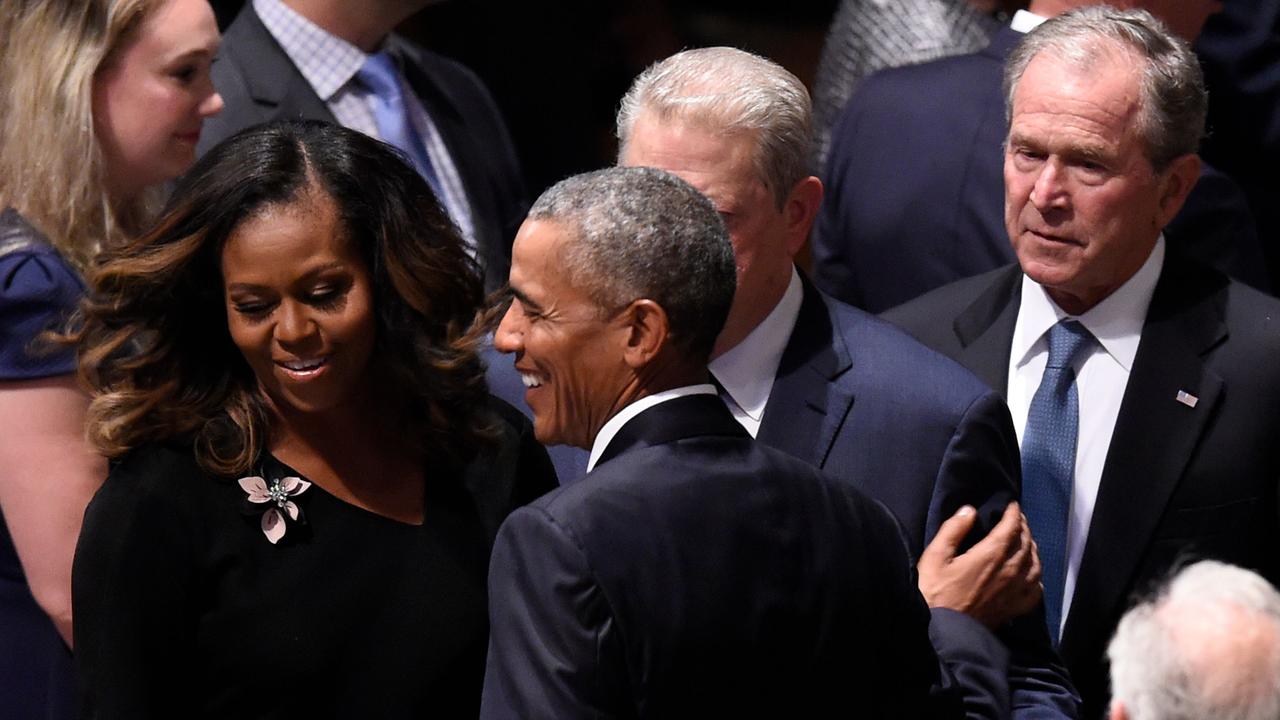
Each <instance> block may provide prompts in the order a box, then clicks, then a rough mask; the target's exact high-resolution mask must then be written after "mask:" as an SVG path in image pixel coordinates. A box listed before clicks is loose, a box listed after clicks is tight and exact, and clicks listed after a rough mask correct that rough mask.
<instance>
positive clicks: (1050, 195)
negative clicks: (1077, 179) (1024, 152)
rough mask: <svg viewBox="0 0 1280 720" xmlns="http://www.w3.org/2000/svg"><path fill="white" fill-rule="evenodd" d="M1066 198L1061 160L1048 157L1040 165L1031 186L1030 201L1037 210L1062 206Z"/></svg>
mask: <svg viewBox="0 0 1280 720" xmlns="http://www.w3.org/2000/svg"><path fill="white" fill-rule="evenodd" d="M1066 200H1067V191H1066V177H1065V176H1064V173H1063V168H1062V161H1061V160H1058V159H1057V158H1053V157H1051V158H1049V159H1048V160H1046V161H1045V162H1044V164H1043V165H1041V166H1040V173H1039V174H1038V175H1036V180H1035V184H1034V185H1033V186H1032V187H1031V202H1032V204H1034V205H1035V206H1036V208H1037V209H1039V210H1048V209H1049V208H1052V207H1064V206H1065V205H1066Z"/></svg>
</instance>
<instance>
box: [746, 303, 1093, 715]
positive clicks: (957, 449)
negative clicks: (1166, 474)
mask: <svg viewBox="0 0 1280 720" xmlns="http://www.w3.org/2000/svg"><path fill="white" fill-rule="evenodd" d="M757 439H758V440H760V441H761V442H763V443H765V444H767V445H771V446H773V447H775V448H778V449H780V450H785V451H786V452H788V453H790V454H792V455H794V456H796V457H798V458H800V459H802V460H805V461H807V462H809V463H811V464H813V465H815V466H816V467H819V468H821V469H822V470H824V471H825V472H827V473H829V474H831V475H834V476H836V477H839V478H843V479H845V480H849V481H851V482H853V483H855V484H856V485H857V486H858V488H859V489H860V490H862V491H863V492H865V493H867V494H868V495H870V496H871V497H873V498H875V499H876V500H879V501H880V502H882V503H884V504H885V505H886V506H887V507H888V508H889V510H890V511H892V512H893V514H894V516H895V517H897V519H898V521H899V522H900V523H901V524H902V527H903V531H904V533H905V535H906V537H907V542H908V546H909V548H910V550H911V554H912V556H913V557H919V555H920V552H921V551H922V550H923V549H924V546H925V545H926V544H927V543H928V541H929V540H932V539H933V536H934V534H935V533H936V532H937V530H938V526H939V525H941V524H942V522H943V521H945V520H946V519H947V518H949V517H951V515H952V514H954V513H955V511H956V510H957V509H959V508H960V506H962V505H965V504H969V505H973V506H974V507H975V508H977V509H978V516H979V520H978V523H977V525H976V526H975V528H974V531H973V533H972V535H971V537H970V538H969V539H968V542H970V543H971V542H973V541H976V540H977V539H979V538H981V537H983V536H985V535H986V533H987V532H988V531H989V530H990V529H991V528H992V527H993V526H994V525H995V523H996V522H997V521H998V520H999V518H1000V514H1001V513H1002V512H1003V511H1004V508H1005V506H1006V505H1008V504H1009V502H1010V501H1012V500H1014V499H1016V498H1017V497H1018V495H1019V493H1020V488H1021V480H1020V478H1021V467H1020V461H1019V455H1018V441H1017V435H1016V433H1015V432H1014V429H1013V423H1012V421H1011V420H1010V419H1009V410H1008V408H1006V407H1005V404H1004V400H1003V399H1002V398H1001V397H1000V395H999V394H998V393H996V392H995V391H993V390H991V389H990V388H988V387H987V386H986V385H984V384H983V383H982V381H980V380H979V379H978V378H977V377H975V376H974V375H973V374H972V373H970V372H968V371H966V370H965V369H964V368H962V367H960V366H959V365H957V364H956V363H954V362H952V361H951V360H949V359H948V358H945V357H943V356H941V355H939V354H938V353H936V352H933V351H931V350H929V349H928V348H926V347H923V346H921V345H920V343H918V342H916V341H915V340H914V339H912V338H910V337H908V336H907V335H906V334H905V333H903V332H901V331H900V330H899V329H898V328H896V327H893V326H891V325H889V324H888V323H886V322H884V321H883V320H880V319H879V318H876V317H874V316H871V315H868V314H867V313H865V312H863V311H861V310H858V309H856V308H852V307H849V306H848V305H845V304H843V303H840V302H838V301H836V300H833V299H831V298H830V297H828V296H826V295H824V294H823V293H821V292H820V291H818V290H817V289H816V288H814V287H813V285H812V284H810V283H809V282H808V281H807V280H805V281H804V300H803V301H802V302H801V305H800V314H799V316H798V317H797V318H796V325H795V328H794V329H793V330H792V332H791V337H790V339H789V340H788V341H787V347H786V349H785V350H784V351H783V355H782V362H781V363H780V364H779V367H778V372H777V375H776V377H775V378H774V382H773V389H772V391H771V392H770V394H769V403H768V405H766V406H765V411H764V416H763V418H762V421H761V424H760V432H759V434H758V435H757ZM966 546H967V543H966ZM962 621H963V618H961V617H955V616H953V615H949V614H948V615H945V617H940V618H937V619H936V624H937V626H936V627H935V635H934V637H935V641H937V642H936V644H937V646H938V649H939V652H940V653H942V654H943V659H944V660H946V661H948V667H949V669H951V670H953V671H956V670H957V667H958V666H959V665H960V664H959V663H951V662H950V660H951V659H952V657H953V656H952V654H951V650H953V649H955V648H957V647H959V646H960V645H962V644H964V642H965V641H961V640H959V639H958V638H959V635H957V634H956V633H965V632H971V633H980V631H979V630H977V629H973V630H968V631H966V630H965V629H964V628H962V627H960V626H959V624H960V623H961V622H962ZM1039 622H1040V618H1039V616H1038V614H1033V616H1032V617H1028V618H1026V619H1024V620H1023V621H1020V622H1019V623H1015V625H1014V626H1013V627H1009V628H1005V629H1003V630H1002V631H1001V633H1000V637H1001V639H1002V640H1003V641H1004V642H1005V644H1006V645H1007V646H1008V647H1009V649H1011V650H1012V651H1013V657H1012V659H1011V663H1012V664H1011V667H1010V668H1009V669H1008V672H1007V677H1006V676H1004V675H1002V676H1001V677H999V678H988V679H984V680H978V681H977V682H970V679H972V678H973V676H969V677H964V676H961V677H959V678H958V679H959V684H960V685H961V686H962V687H963V688H964V690H965V692H966V702H967V703H968V705H969V710H970V714H971V715H977V716H987V717H992V716H994V717H1002V716H1004V715H1005V714H1006V713H1007V712H1008V711H1009V710H1010V709H1012V710H1013V711H1015V712H1018V713H1021V712H1022V711H1023V710H1028V711H1030V712H1033V713H1041V714H1040V715H1038V716H1039V717H1044V716H1045V714H1046V713H1047V714H1050V715H1056V716H1067V717H1070V716H1072V715H1073V714H1074V711H1075V703H1076V697H1075V694H1074V691H1073V690H1072V689H1071V687H1070V682H1069V681H1068V680H1067V679H1066V677H1065V673H1064V672H1063V671H1062V669H1061V667H1060V666H1059V664H1058V661H1057V658H1055V657H1053V656H1052V653H1051V651H1049V650H1048V637H1047V636H1046V635H1045V634H1044V633H1043V631H1042V629H1041V627H1040V626H1039V625H1038V624H1037V623H1039ZM948 637H950V638H952V639H950V640H949V639H948ZM993 688H998V689H996V690H994V691H992V689H993ZM1006 703H1008V705H1006ZM1010 705H1011V707H1010Z"/></svg>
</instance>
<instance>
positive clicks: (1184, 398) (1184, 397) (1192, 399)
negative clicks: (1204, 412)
mask: <svg viewBox="0 0 1280 720" xmlns="http://www.w3.org/2000/svg"><path fill="white" fill-rule="evenodd" d="M1177 400H1178V402H1180V403H1182V404H1183V405H1186V406H1187V407H1189V408H1193V407H1195V406H1196V403H1198V402H1200V398H1198V397H1196V396H1195V395H1192V394H1191V393H1189V392H1187V391H1186V390H1179V391H1178V397H1177Z"/></svg>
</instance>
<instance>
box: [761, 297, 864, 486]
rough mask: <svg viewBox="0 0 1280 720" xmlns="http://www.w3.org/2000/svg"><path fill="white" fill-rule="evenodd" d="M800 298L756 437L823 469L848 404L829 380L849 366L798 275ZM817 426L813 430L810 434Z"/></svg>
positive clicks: (835, 331)
mask: <svg viewBox="0 0 1280 720" xmlns="http://www.w3.org/2000/svg"><path fill="white" fill-rule="evenodd" d="M801 282H802V283H803V285H804V299H803V300H802V301H801V303H800V314H799V316H797V317H796V325H795V328H794V329H793V330H792V331H791V337H790V339H789V340H788V341H787V347H786V349H785V350H783V353H782V361H781V363H779V365H778V373H777V375H776V376H775V377H774V381H773V389H772V390H770V392H769V402H768V404H767V405H766V406H765V412H764V417H763V418H762V419H761V422H760V432H759V433H758V434H757V436H756V437H757V439H759V440H760V441H761V442H764V443H766V444H768V445H770V446H772V447H775V448H778V449H779V450H782V451H784V452H786V453H788V454H790V455H792V456H794V457H798V458H800V459H801V460H805V461H806V462H808V463H810V464H812V465H815V466H817V467H823V465H824V464H825V463H826V460H827V455H828V454H829V453H830V452H831V446H832V443H834V442H835V438H836V436H837V434H838V433H839V431H840V426H841V425H842V424H843V423H844V421H845V417H846V416H847V415H848V413H849V408H850V407H851V406H852V405H853V393H851V392H849V391H848V390H846V389H845V388H843V387H840V386H839V385H837V384H836V383H835V382H834V380H835V379H836V378H837V377H839V376H840V375H841V374H842V373H844V372H846V371H848V370H849V368H850V367H852V365H853V359H852V355H851V354H850V352H849V348H848V346H847V344H846V342H845V337H844V335H843V333H842V332H841V330H840V327H839V324H838V323H836V322H834V321H833V320H832V317H831V310H830V308H828V307H827V304H826V302H825V301H824V299H823V297H822V295H821V293H819V292H818V291H817V289H815V288H814V287H813V285H812V284H811V283H810V282H809V280H808V278H805V277H803V276H801ZM813 428H817V432H816V433H815V432H813Z"/></svg>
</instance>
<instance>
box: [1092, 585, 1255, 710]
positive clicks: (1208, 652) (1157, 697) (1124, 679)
mask: <svg viewBox="0 0 1280 720" xmlns="http://www.w3.org/2000/svg"><path fill="white" fill-rule="evenodd" d="M1107 655H1108V657H1109V658H1110V660H1111V684H1112V718H1113V720H1116V719H1119V718H1128V719H1129V720H1184V719H1185V720H1192V719H1194V718H1214V719H1215V720H1275V718H1277V717H1280V593H1277V592H1276V590H1275V588H1273V587H1272V586H1271V585H1270V584H1269V583H1268V582H1267V581H1266V580H1264V579H1263V578H1262V577H1260V576H1258V575H1257V574H1255V573H1252V572H1249V571H1247V570H1243V569H1241V568H1237V567H1233V566H1231V565H1226V564H1223V563H1220V562H1215V561H1204V562H1200V563H1196V564H1195V565H1192V566H1190V567H1188V568H1186V569H1185V570H1183V571H1182V572H1180V573H1178V575H1177V576H1176V577H1175V578H1174V579H1173V580H1172V581H1171V582H1170V583H1169V585H1168V586H1167V587H1166V588H1165V589H1164V590H1163V591H1162V592H1160V593H1159V594H1157V595H1156V596H1155V597H1154V598H1153V599H1150V600H1148V601H1145V602H1142V603H1140V604H1138V605H1137V606H1135V607H1134V608H1133V609H1132V610H1130V611H1129V612H1128V613H1126V614H1125V616H1124V619H1122V620H1121V621H1120V625H1119V627H1118V628H1117V630H1116V635H1115V637H1114V638H1113V639H1112V641H1111V646H1110V647H1109V648H1108V650H1107Z"/></svg>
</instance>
